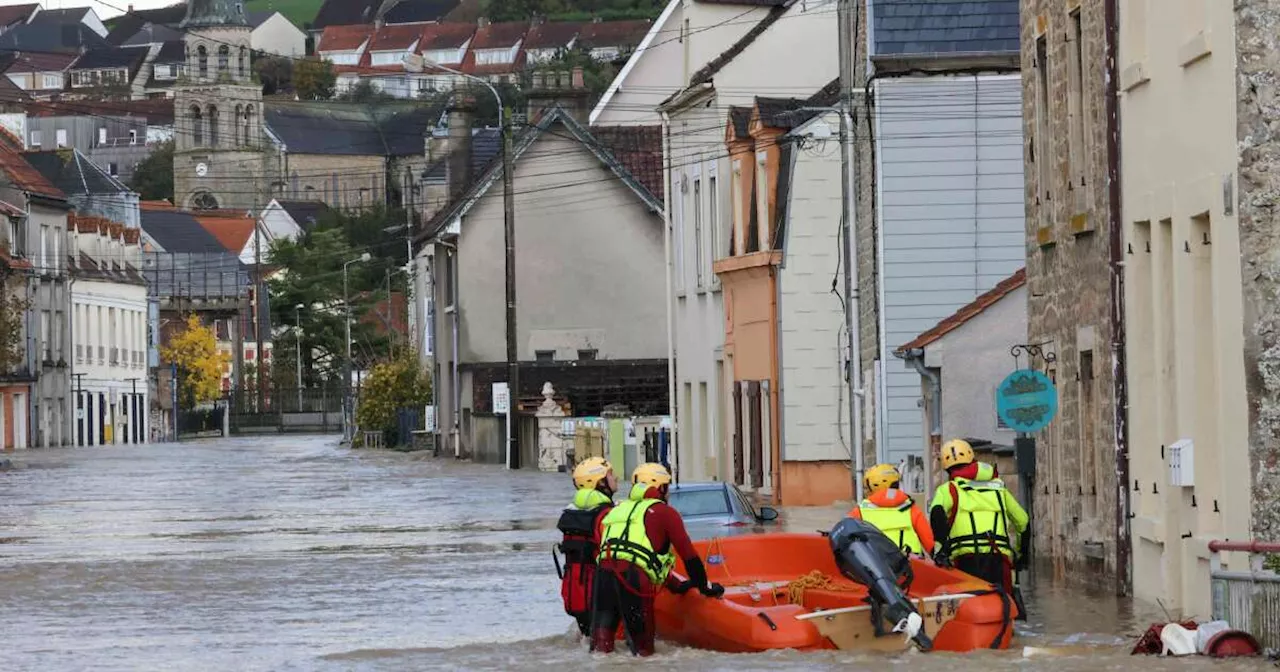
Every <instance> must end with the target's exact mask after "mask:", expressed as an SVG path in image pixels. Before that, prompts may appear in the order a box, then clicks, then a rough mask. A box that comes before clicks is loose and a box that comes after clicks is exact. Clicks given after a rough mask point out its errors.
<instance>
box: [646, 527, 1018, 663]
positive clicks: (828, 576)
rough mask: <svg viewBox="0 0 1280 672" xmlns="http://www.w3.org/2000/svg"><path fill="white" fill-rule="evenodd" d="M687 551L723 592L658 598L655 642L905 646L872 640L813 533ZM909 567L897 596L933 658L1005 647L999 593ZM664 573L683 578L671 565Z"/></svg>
mask: <svg viewBox="0 0 1280 672" xmlns="http://www.w3.org/2000/svg"><path fill="white" fill-rule="evenodd" d="M882 536H883V535H882ZM694 546H695V547H696V548H697V550H698V554H699V555H703V556H705V557H706V558H707V562H706V571H707V575H708V578H709V579H710V580H712V581H716V582H718V583H720V584H722V585H724V586H725V594H724V596H723V598H722V599H706V598H704V597H702V596H700V595H697V594H693V593H689V594H686V595H684V596H678V595H672V594H668V593H662V594H660V595H658V598H657V600H656V603H655V609H656V611H657V620H658V636H659V637H661V638H663V639H666V640H669V641H674V642H678V643H681V644H685V645H688V646H695V647H699V648H704V649H712V650H716V651H724V652H730V653H747V652H756V651H766V650H770V649H800V650H815V649H851V650H874V651H890V652H898V651H903V650H905V649H907V648H909V647H911V646H912V644H911V643H909V642H908V641H906V640H905V639H904V636H903V634H896V633H892V632H887V633H886V634H885V635H884V636H881V637H877V636H876V628H875V624H874V623H873V621H872V618H871V616H872V613H871V609H872V608H871V606H870V605H869V604H868V603H867V597H868V589H867V587H866V586H864V585H861V584H859V583H858V582H857V581H854V580H853V579H850V578H848V577H846V576H844V575H843V573H842V571H841V568H840V566H839V565H838V564H837V561H836V557H835V554H834V553H832V549H831V546H830V544H829V542H828V539H827V538H825V537H824V536H822V535H819V534H758V535H747V536H734V537H727V538H716V539H711V540H703V541H695V542H694ZM909 566H910V571H911V576H912V581H911V583H910V585H909V586H908V587H907V588H906V590H905V591H904V595H905V597H906V599H907V600H909V601H910V603H911V604H912V605H913V606H914V610H915V611H916V612H917V613H918V614H919V616H920V617H921V621H922V622H921V625H922V626H923V627H922V631H923V633H924V635H925V636H927V637H928V638H929V639H931V640H932V642H933V649H934V650H942V651H970V650H973V649H984V648H996V649H1006V648H1008V646H1009V643H1010V641H1011V640H1012V638H1013V616H1014V613H1015V607H1014V605H1013V601H1012V600H1011V599H1010V598H1009V597H1008V596H1007V595H1003V594H1001V593H998V592H997V591H995V590H994V587H993V586H992V585H991V584H989V583H987V582H984V581H981V580H978V579H975V578H974V577H972V576H969V575H967V574H965V573H963V572H960V571H958V570H955V569H950V568H942V567H937V566H935V565H933V564H932V563H929V562H927V561H923V560H910V561H909ZM673 571H674V573H676V574H679V575H680V576H683V575H684V573H685V569H684V567H683V565H682V564H681V563H677V565H676V568H675V569H674V570H673ZM814 577H819V578H821V579H822V580H821V581H815V580H814ZM802 586H803V587H804V589H803V590H793V588H799V587H802ZM892 625H893V624H892V623H890V624H889V626H890V627H892ZM887 629H888V628H882V630H887Z"/></svg>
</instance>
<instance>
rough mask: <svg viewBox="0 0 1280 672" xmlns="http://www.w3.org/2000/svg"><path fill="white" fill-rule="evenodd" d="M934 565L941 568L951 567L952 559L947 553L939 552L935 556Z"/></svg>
mask: <svg viewBox="0 0 1280 672" xmlns="http://www.w3.org/2000/svg"><path fill="white" fill-rule="evenodd" d="M933 564H935V565H937V566H939V567H950V566H951V558H950V557H948V556H947V552H946V551H938V552H937V553H934V554H933Z"/></svg>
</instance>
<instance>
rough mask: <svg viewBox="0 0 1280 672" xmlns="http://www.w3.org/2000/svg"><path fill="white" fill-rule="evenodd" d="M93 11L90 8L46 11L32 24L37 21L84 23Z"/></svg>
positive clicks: (37, 15)
mask: <svg viewBox="0 0 1280 672" xmlns="http://www.w3.org/2000/svg"><path fill="white" fill-rule="evenodd" d="M90 11H91V10H90V9H89V8H88V7H70V8H67V9H44V10H41V11H40V13H39V14H36V18H34V19H32V23H34V22H36V21H51V22H53V23H75V22H79V21H84V17H86V16H88V15H89V12H90Z"/></svg>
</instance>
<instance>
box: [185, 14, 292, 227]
mask: <svg viewBox="0 0 1280 672" xmlns="http://www.w3.org/2000/svg"><path fill="white" fill-rule="evenodd" d="M179 27H181V28H182V29H183V30H184V31H185V32H186V35H185V37H184V38H183V39H184V41H185V43H186V52H187V60H186V70H185V72H183V74H182V77H181V79H180V80H179V82H178V85H177V87H176V88H175V90H174V105H173V112H174V130H175V132H174V152H173V192H174V193H173V196H174V201H175V202H174V204H175V205H177V206H178V207H180V208H191V209H209V208H229V209H236V210H248V209H251V208H255V207H256V208H261V207H262V206H264V205H265V204H266V202H265V198H266V197H267V194H268V193H269V186H268V184H267V180H268V178H267V176H266V165H267V162H266V153H265V151H264V144H265V143H264V137H263V130H262V114H263V110H262V87H261V85H260V84H259V83H258V82H257V78H256V77H255V76H254V74H253V70H252V67H251V65H250V57H249V48H250V47H249V33H250V28H249V24H248V21H247V20H246V19H245V14H244V3H243V1H242V0H190V2H188V3H187V16H186V18H184V19H183V20H182V23H181V24H179Z"/></svg>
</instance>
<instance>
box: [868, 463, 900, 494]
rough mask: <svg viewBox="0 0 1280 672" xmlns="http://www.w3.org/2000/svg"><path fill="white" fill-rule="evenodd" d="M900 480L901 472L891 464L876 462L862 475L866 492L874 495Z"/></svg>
mask: <svg viewBox="0 0 1280 672" xmlns="http://www.w3.org/2000/svg"><path fill="white" fill-rule="evenodd" d="M901 480H902V474H899V473H898V468H897V467H895V466H893V465H892V464H877V465H876V466H874V467H871V468H870V469H868V470H867V471H866V473H865V474H863V475H862V483H863V485H865V486H867V494H868V495H874V494H875V493H877V492H880V491H881V490H885V489H887V488H888V487H889V486H891V485H893V484H894V483H897V482H899V481H901Z"/></svg>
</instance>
